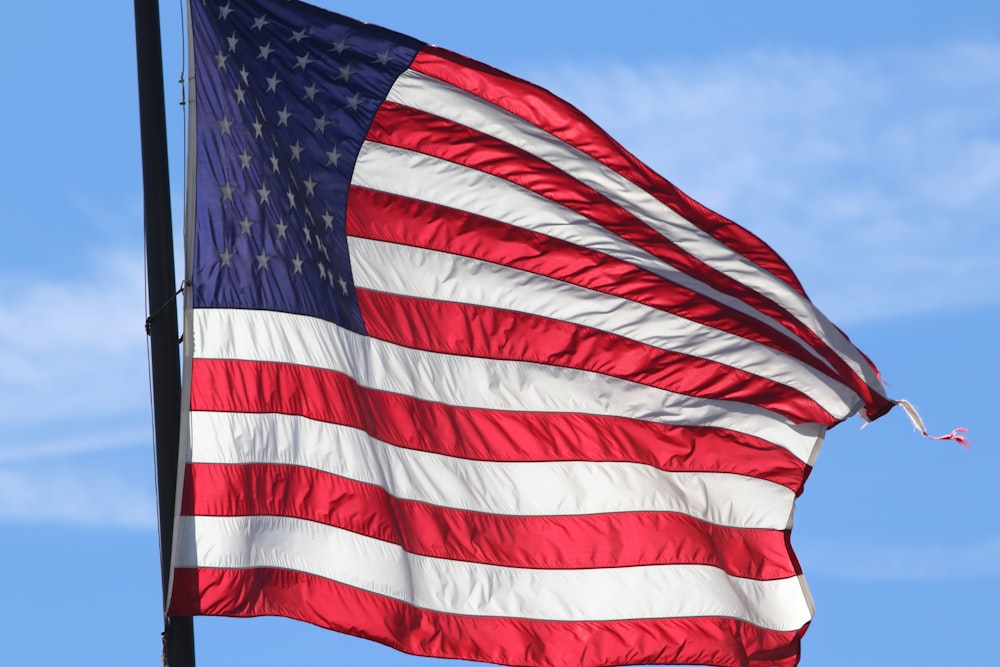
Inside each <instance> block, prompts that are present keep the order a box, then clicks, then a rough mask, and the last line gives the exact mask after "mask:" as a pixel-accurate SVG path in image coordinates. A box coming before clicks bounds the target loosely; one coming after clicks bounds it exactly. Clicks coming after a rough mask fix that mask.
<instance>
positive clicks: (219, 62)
mask: <svg viewBox="0 0 1000 667" xmlns="http://www.w3.org/2000/svg"><path fill="white" fill-rule="evenodd" d="M228 59H229V56H227V55H226V54H225V53H223V52H222V51H219V52H218V53H216V54H215V67H216V69H222V68H223V67H225V66H226V60H228Z"/></svg>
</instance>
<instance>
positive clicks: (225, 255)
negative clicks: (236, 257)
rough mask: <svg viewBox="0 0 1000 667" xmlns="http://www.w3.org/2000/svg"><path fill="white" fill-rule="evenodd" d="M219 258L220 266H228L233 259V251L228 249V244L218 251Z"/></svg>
mask: <svg viewBox="0 0 1000 667" xmlns="http://www.w3.org/2000/svg"><path fill="white" fill-rule="evenodd" d="M219 259H220V260H221V261H222V266H229V265H230V263H231V262H232V261H233V253H231V252H230V251H229V247H228V246H227V247H226V249H225V250H223V251H222V252H220V253H219Z"/></svg>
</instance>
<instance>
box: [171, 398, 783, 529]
mask: <svg viewBox="0 0 1000 667" xmlns="http://www.w3.org/2000/svg"><path fill="white" fill-rule="evenodd" d="M191 441H192V446H191V461H192V462H193V463H232V464H247V463H266V464H279V465H291V466H304V467H308V468H313V469H316V470H322V471H324V472H328V473H331V474H333V475H337V476H339V477H344V478H347V479H352V480H355V481H357V482H362V483H364V484H372V485H375V486H379V487H381V488H382V489H384V490H386V491H387V492H388V493H389V494H390V495H392V496H395V497H397V498H402V499H405V500H413V501H417V502H421V503H428V504H431V505H437V506H439V507H450V508H453V509H460V510H467V511H471V512H484V513H488V514H503V515H535V516H566V515H579V514H603V513H611V512H681V513H684V514H687V515H689V516H692V517H695V518H697V519H701V520H703V521H708V522H710V523H713V524H717V525H720V526H731V527H734V528H765V529H772V530H784V529H786V528H789V527H790V526H791V518H792V509H793V505H794V502H795V493H794V492H793V491H792V490H791V489H788V488H786V487H784V486H781V485H780V484H775V483H773V482H768V481H766V480H761V479H756V478H754V477H747V476H744V475H733V474H726V473H691V472H665V471H663V470H659V469H657V468H654V467H652V466H648V465H642V464H638V463H622V462H590V461H555V462H551V461H541V462H515V463H511V462H497V461H474V460H469V459H462V458H455V457H451V456H445V455H442V454H435V453H431V452H423V451H415V450H412V449H406V448H403V447H396V446H393V445H391V444H388V443H386V442H382V441H380V440H376V439H375V438H373V437H371V436H370V435H368V434H367V433H365V432H364V431H362V430H359V429H355V428H350V427H347V426H342V425H339V424H328V423H325V422H320V421H315V420H312V419H307V418H305V417H297V416H294V415H280V414H243V413H228V412H200V411H197V412H192V413H191Z"/></svg>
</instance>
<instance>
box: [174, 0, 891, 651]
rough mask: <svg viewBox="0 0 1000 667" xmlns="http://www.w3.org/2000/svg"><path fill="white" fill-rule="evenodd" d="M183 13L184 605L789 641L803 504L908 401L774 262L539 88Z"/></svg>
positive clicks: (285, 4) (262, 19) (318, 35)
mask: <svg viewBox="0 0 1000 667" xmlns="http://www.w3.org/2000/svg"><path fill="white" fill-rule="evenodd" d="M190 11H191V21H192V27H193V54H194V56H193V63H192V69H193V80H194V90H193V94H192V109H193V112H192V116H191V119H192V120H191V127H190V132H191V135H192V143H193V146H192V149H191V150H190V154H189V158H188V159H189V165H188V174H189V177H188V180H189V195H188V196H189V206H188V218H187V229H186V237H187V242H188V249H187V253H188V269H187V280H188V281H189V284H190V287H189V294H188V296H189V298H188V300H187V308H186V321H185V341H186V364H187V366H186V372H185V391H186V396H187V397H188V398H187V399H186V400H187V406H186V408H185V413H184V420H185V429H184V430H185V442H184V443H183V449H184V456H185V458H184V461H183V466H184V474H183V489H182V497H181V502H180V506H179V517H178V518H177V535H176V540H175V547H174V553H173V570H172V572H173V574H172V583H171V596H170V602H169V609H168V613H169V614H170V615H174V616H188V615H200V614H209V615H225V616H257V615H280V616H288V617H292V618H297V619H301V620H304V621H308V622H310V623H314V624H316V625H320V626H323V627H327V628H331V629H334V630H338V631H341V632H346V633H350V634H353V635H358V636H361V637H366V638H369V639H373V640H376V641H379V642H382V643H384V644H388V645H390V646H393V647H396V648H398V649H400V650H403V651H406V652H409V653H415V654H420V655H427V656H438V657H450V658H463V659H469V660H479V661H486V662H496V663H504V664H515V665H532V666H534V665H538V666H547V665H553V666H555V665H565V666H574V667H576V666H587V665H614V664H622V665H624V664H650V663H658V664H706V665H727V666H740V667H746V666H755V667H763V666H764V665H778V666H781V667H785V666H791V665H795V664H797V663H798V660H799V643H800V639H801V637H802V634H803V633H804V632H805V629H806V627H807V626H808V624H809V621H810V619H811V617H812V603H811V600H810V597H809V593H808V590H807V587H806V585H805V582H804V580H803V578H802V571H801V569H800V567H799V564H798V562H797V560H796V558H795V556H794V554H793V552H792V549H791V546H790V542H789V535H790V530H791V525H792V513H793V508H794V503H795V499H796V498H797V497H798V495H799V494H800V493H801V492H802V487H803V483H804V481H805V478H806V477H807V475H808V473H809V471H810V469H811V466H812V463H813V461H814V459H815V456H816V454H817V452H818V449H819V447H820V444H821V442H822V440H823V437H824V434H825V431H826V429H827V428H828V427H830V426H833V425H835V424H836V423H838V422H840V421H842V420H844V419H846V418H847V417H849V416H851V415H853V414H855V413H856V412H858V411H859V410H862V411H864V413H865V416H866V417H867V418H869V419H874V418H876V417H878V416H880V415H882V414H884V413H885V412H886V411H888V410H889V409H890V408H891V407H892V405H893V402H892V401H891V400H889V399H887V398H886V396H885V394H884V391H883V388H882V386H881V384H880V383H879V380H878V378H877V374H876V371H875V369H874V368H873V367H872V365H871V363H870V362H869V361H868V360H867V359H866V358H865V357H864V355H862V354H861V352H859V351H858V350H857V349H856V348H855V347H854V346H853V345H852V344H851V342H850V341H849V340H848V339H847V337H846V336H845V335H844V334H843V333H841V332H840V331H839V330H838V329H837V328H836V327H835V326H834V325H832V324H831V323H830V322H829V321H828V320H827V319H826V318H825V317H824V316H823V314H822V313H820V312H819V311H818V310H817V309H816V308H815V307H814V306H813V304H812V303H811V302H810V301H809V299H808V297H807V296H806V294H805V292H804V290H803V289H802V286H801V285H800V284H799V282H798V281H797V279H796V278H795V276H794V274H793V273H792V271H791V270H790V269H789V268H788V266H787V265H786V264H785V263H784V262H783V261H782V260H781V259H780V258H779V257H778V256H777V255H776V254H775V253H774V252H773V251H772V250H771V249H770V248H769V247H768V246H767V245H766V244H764V243H763V242H762V241H760V240H759V239H757V238H756V237H755V236H753V235H752V234H751V233H749V232H748V231H746V230H744V229H743V228H741V227H739V226H737V225H736V224H734V223H733V222H731V221H729V220H727V219H725V218H723V217H722V216H720V215H718V214H716V213H714V212H712V211H710V210H708V209H706V208H705V207H703V206H701V205H700V204H698V203H697V202H694V201H692V200H691V199H690V198H688V197H686V196H685V195H684V194H683V193H681V192H680V191H678V190H677V189H676V188H675V187H674V186H673V185H671V184H670V183H669V182H667V181H666V180H664V179H663V178H662V177H660V176H658V175H657V174H656V173H654V172H653V171H652V170H650V169H649V168H648V167H647V166H645V165H644V164H643V163H641V162H640V161H639V160H637V159H636V158H635V157H634V156H632V155H631V154H630V153H628V152H627V151H626V150H625V149H623V148H622V147H621V146H619V145H618V144H617V143H616V142H615V141H614V140H613V139H611V138H610V137H609V136H608V135H607V134H606V133H605V132H604V131H602V130H601V129H600V128H599V127H597V126H596V125H595V124H594V123H593V122H592V121H590V120H589V119H587V118H586V117H585V116H584V115H583V114H582V113H581V112H579V111H578V110H577V109H575V108H574V107H572V106H570V105H569V104H567V103H566V102H564V101H562V100H560V99H558V98H556V97H555V96H553V95H552V94H550V93H548V92H547V91H545V90H542V89H540V88H538V87H536V86H534V85H532V84H530V83H527V82H525V81H522V80H519V79H517V78H515V77H512V76H510V75H507V74H505V73H503V72H500V71H497V70H495V69H492V68H490V67H488V66H486V65H483V64H481V63H478V62H475V61H473V60H469V59H467V58H464V57H462V56H459V55H456V54H454V53H451V52H448V51H445V50H443V49H440V48H436V47H432V46H429V45H426V44H424V43H422V42H419V41H417V40H415V39H412V38H410V37H406V36H404V35H400V34H398V33H395V32H392V31H389V30H385V29H382V28H378V27H375V26H372V25H368V24H364V23H360V22H357V21H354V20H351V19H348V18H345V17H343V16H339V15H336V14H332V13H329V12H326V11H324V10H321V9H319V8H315V7H312V6H309V5H306V4H302V3H299V2H295V1H286V0H241V1H239V2H236V1H235V0H233V1H230V2H226V3H224V4H222V3H219V2H217V1H216V0H208V1H207V2H201V1H195V2H191V3H190Z"/></svg>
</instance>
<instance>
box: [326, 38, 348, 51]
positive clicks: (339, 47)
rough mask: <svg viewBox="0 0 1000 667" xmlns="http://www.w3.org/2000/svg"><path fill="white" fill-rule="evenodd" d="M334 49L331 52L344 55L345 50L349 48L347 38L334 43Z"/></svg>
mask: <svg viewBox="0 0 1000 667" xmlns="http://www.w3.org/2000/svg"><path fill="white" fill-rule="evenodd" d="M330 46H332V47H333V48H332V49H330V50H331V51H336V52H337V53H343V52H344V49H346V48H347V37H341V38H340V41H339V42H334V43H333V44H331V45H330Z"/></svg>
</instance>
